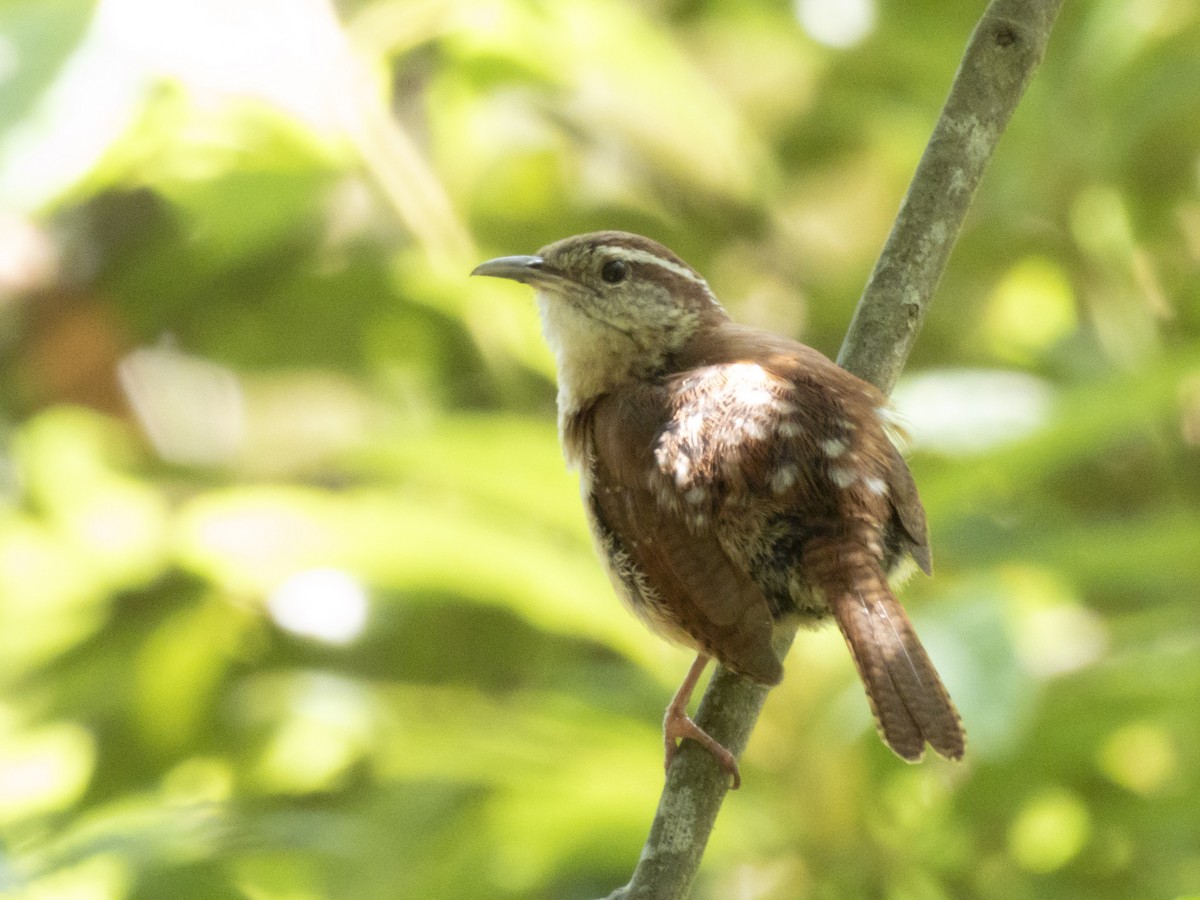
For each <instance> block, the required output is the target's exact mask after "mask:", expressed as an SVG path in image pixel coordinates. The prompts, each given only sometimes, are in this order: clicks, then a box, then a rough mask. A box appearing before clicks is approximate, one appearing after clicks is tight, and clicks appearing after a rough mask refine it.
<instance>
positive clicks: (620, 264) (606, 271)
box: [600, 259, 629, 284]
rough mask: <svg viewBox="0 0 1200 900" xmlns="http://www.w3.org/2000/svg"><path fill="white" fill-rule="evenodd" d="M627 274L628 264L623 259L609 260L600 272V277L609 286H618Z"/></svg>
mask: <svg viewBox="0 0 1200 900" xmlns="http://www.w3.org/2000/svg"><path fill="white" fill-rule="evenodd" d="M628 274H629V264H628V263H626V262H625V260H623V259H610V260H609V261H608V262H606V263H605V264H604V268H602V269H601V270H600V277H601V278H603V279H604V280H605V281H606V282H608V283H609V284H620V283H621V282H622V281H624V280H625V277H626V276H627V275H628Z"/></svg>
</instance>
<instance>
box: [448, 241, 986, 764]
mask: <svg viewBox="0 0 1200 900" xmlns="http://www.w3.org/2000/svg"><path fill="white" fill-rule="evenodd" d="M471 274H472V275H476V276H490V277H495V278H504V279H509V280H513V281H517V282H521V283H524V284H527V285H529V286H531V287H532V288H533V289H534V292H535V297H536V301H537V305H538V308H539V312H540V315H541V319H542V325H543V331H544V334H545V336H546V339H547V342H548V343H549V345H550V347H551V349H552V350H553V351H554V356H555V365H556V370H557V384H558V396H557V406H558V429H559V436H560V440H561V443H562V449H563V454H564V456H565V458H566V461H567V463H568V465H569V466H570V467H571V468H574V469H576V470H577V471H578V473H579V478H580V491H581V494H582V497H583V503H584V508H585V510H586V514H587V519H588V523H589V527H590V530H591V533H592V537H593V539H594V543H595V545H596V549H597V552H598V555H599V557H600V560H601V561H602V563H603V566H604V568H605V569H606V571H607V573H608V575H609V578H610V580H611V582H612V584H613V587H614V589H615V591H616V593H617V594H618V595H619V596H620V597H621V599H622V600H624V602H625V603H626V605H628V607H629V608H630V609H631V610H632V611H633V612H634V613H635V614H636V615H637V616H638V617H639V618H640V619H641V620H642V621H643V622H644V623H645V624H646V625H648V626H649V627H650V628H651V630H653V631H654V632H656V633H658V634H659V635H661V636H662V637H665V638H667V639H668V640H671V641H674V642H676V643H678V644H682V645H683V646H685V647H689V648H691V649H692V650H694V651H695V652H696V659H695V662H694V663H693V664H692V666H691V668H690V669H689V671H688V673H687V676H686V677H685V679H684V681H683V683H682V684H681V686H680V688H679V691H678V692H677V693H676V694H675V696H674V697H673V698H672V700H671V702H670V703H669V704H668V706H667V709H666V713H665V715H664V718H663V741H664V747H665V765H666V767H667V768H668V769H669V768H670V766H671V762H672V760H673V758H674V757H675V755H676V753H677V751H678V748H679V746H680V744H681V742H682V741H683V740H684V739H689V738H690V739H692V740H694V741H696V742H698V743H699V744H700V745H701V746H703V747H704V748H706V749H707V750H708V751H709V752H710V753H711V754H712V756H713V757H714V758H715V760H716V762H717V763H718V764H719V765H720V766H721V767H722V768H723V769H724V770H725V772H726V773H727V774H728V776H729V778H730V779H731V782H732V787H734V788H736V787H737V786H738V785H739V784H740V783H741V775H740V772H739V768H738V765H737V760H736V759H735V758H734V756H733V754H732V753H731V752H730V751H729V750H728V749H727V748H726V747H724V746H722V745H721V744H720V743H719V742H718V741H717V740H715V739H714V738H713V737H712V736H711V735H709V734H708V733H707V732H706V731H704V730H703V729H702V728H701V727H700V726H698V725H697V724H696V722H695V721H694V720H693V719H692V718H691V717H690V716H689V715H688V713H687V709H688V703H689V700H690V698H691V695H692V693H693V691H694V689H695V687H696V684H697V683H698V681H699V679H700V677H701V675H702V673H703V671H704V668H705V666H706V665H707V663H708V662H709V661H710V660H711V659H716V660H717V661H718V662H719V663H720V664H721V665H723V666H725V667H726V668H727V669H729V670H731V671H733V672H734V673H735V674H737V675H740V676H742V677H744V678H747V679H750V680H751V681H753V682H756V683H759V684H762V685H767V686H773V685H776V684H778V683H779V682H780V681H781V680H782V678H783V663H782V660H781V659H780V653H779V651H778V649H777V648H778V647H780V646H783V647H786V646H787V644H788V643H789V642H787V641H784V642H782V643H781V642H780V641H779V637H780V635H783V634H786V635H789V636H790V635H791V634H792V633H794V632H795V630H796V629H797V628H799V627H801V626H804V625H814V626H815V625H818V624H820V623H821V622H823V621H826V620H828V619H832V620H833V621H834V622H836V624H837V626H838V628H839V629H840V631H841V633H842V635H843V637H844V638H845V642H846V644H847V646H848V647H849V650H850V654H851V656H852V658H853V661H854V664H855V666H856V668H857V671H858V674H859V676H860V677H861V679H862V683H863V685H864V687H865V690H866V695H867V699H868V702H869V705H870V708H871V711H872V713H873V715H874V718H875V722H876V726H877V729H878V732H879V734H880V736H881V738H882V740H883V742H884V743H885V744H886V745H887V746H888V747H890V748H891V749H892V750H893V751H894V752H895V753H896V754H897V755H898V756H900V757H901V758H902V759H904V760H907V761H910V762H916V761H919V760H920V759H921V758H922V757H923V755H924V750H925V746H926V745H928V746H930V747H932V748H933V750H934V751H935V752H936V753H938V754H939V755H941V756H943V757H945V758H948V759H953V760H957V759H961V758H962V756H963V752H964V747H965V733H964V730H963V726H962V721H961V718H960V716H959V714H958V711H957V710H956V708H955V706H954V703H953V701H952V700H951V699H950V695H949V694H948V692H947V690H946V688H945V686H944V685H943V683H942V680H941V678H940V677H939V675H938V672H937V670H936V669H935V667H934V665H933V662H932V661H931V660H930V658H929V655H928V653H927V652H926V650H925V648H924V647H923V646H922V644H921V641H920V639H919V638H918V637H917V634H916V632H915V631H914V629H913V626H912V624H911V622H910V621H909V619H908V616H907V615H906V614H905V612H904V609H903V607H902V606H901V605H900V603H899V601H898V600H897V599H896V596H895V593H894V592H893V588H892V583H893V582H897V583H898V581H899V580H902V579H903V578H904V577H906V575H907V573H910V572H911V571H912V570H913V569H914V568H915V567H919V568H920V569H922V570H923V571H924V572H925V573H926V574H929V575H931V574H932V557H931V553H930V547H929V533H928V526H927V523H926V517H925V511H924V508H923V507H922V505H921V501H920V498H919V496H918V494H917V488H916V485H915V483H914V481H913V477H912V474H911V473H910V471H909V468H908V466H907V464H906V463H905V461H904V459H903V457H902V456H901V454H900V452H899V450H898V449H897V445H896V440H895V430H896V429H895V426H896V421H897V420H896V418H895V415H894V413H893V412H892V411H891V408H890V407H889V405H888V401H887V398H886V397H885V395H884V394H883V393H882V392H881V391H880V390H878V389H877V388H876V387H874V386H873V385H871V384H869V383H867V382H865V381H863V380H861V379H859V378H858V377H856V376H854V375H852V374H851V373H850V372H847V371H846V370H845V369H843V368H841V367H840V366H838V365H836V364H835V363H834V362H832V361H831V360H830V359H828V358H827V357H826V356H824V355H823V354H821V353H820V352H819V351H817V350H815V349H813V348H811V347H808V346H806V345H804V344H802V343H799V342H798V341H795V340H793V339H791V338H788V337H785V336H781V335H777V334H774V333H772V332H768V331H764V330H760V329H756V328H752V327H749V326H746V325H743V324H739V323H737V322H735V321H734V320H733V319H732V318H731V317H730V316H729V314H728V313H727V312H726V310H725V308H724V306H723V305H722V304H721V303H720V302H719V301H718V299H717V298H716V296H715V295H714V293H713V291H712V290H711V288H710V287H709V285H708V282H707V281H706V280H705V279H704V278H703V277H702V276H701V275H700V274H699V273H698V272H697V271H696V270H695V269H693V268H692V267H691V266H690V265H688V264H687V263H686V262H684V261H683V260H682V259H681V258H680V257H679V256H677V255H676V254H675V253H674V252H672V251H671V250H669V249H668V248H667V247H665V246H663V245H662V244H660V243H658V242H657V241H654V240H652V239H650V238H646V237H642V236H640V235H636V234H630V233H627V232H622V231H600V232H593V233H589V234H582V235H577V236H574V237H568V238H565V239H563V240H560V241H557V242H555V243H552V244H549V245H548V246H545V247H543V248H542V249H540V250H538V251H537V252H536V253H535V254H533V255H526V256H504V257H499V258H496V259H491V260H488V261H487V262H484V263H481V264H480V265H479V266H477V267H476V268H475V269H474V270H473V271H472V273H471ZM914 564H915V566H914Z"/></svg>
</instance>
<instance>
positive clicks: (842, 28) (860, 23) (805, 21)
mask: <svg viewBox="0 0 1200 900" xmlns="http://www.w3.org/2000/svg"><path fill="white" fill-rule="evenodd" d="M795 4H796V6H795V8H796V18H797V19H799V20H800V25H801V27H803V28H804V30H805V31H806V32H808V36H809V37H811V38H812V39H813V40H814V41H816V42H817V43H819V44H824V45H825V46H827V47H836V48H838V49H845V48H846V47H853V46H854V45H855V44H857V43H859V42H860V41H862V40H863V38H865V37H866V36H867V35H868V34H870V33H871V32H872V30H874V28H875V3H874V0H795Z"/></svg>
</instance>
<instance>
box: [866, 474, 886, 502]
mask: <svg viewBox="0 0 1200 900" xmlns="http://www.w3.org/2000/svg"><path fill="white" fill-rule="evenodd" d="M863 484H865V485H866V486H867V490H868V491H870V492H871V493H872V494H878V495H879V496H881V497H882V496H883V495H884V494H886V493H887V482H886V481H884V480H883V479H882V478H875V477H874V476H872V477H870V478H864V479H863Z"/></svg>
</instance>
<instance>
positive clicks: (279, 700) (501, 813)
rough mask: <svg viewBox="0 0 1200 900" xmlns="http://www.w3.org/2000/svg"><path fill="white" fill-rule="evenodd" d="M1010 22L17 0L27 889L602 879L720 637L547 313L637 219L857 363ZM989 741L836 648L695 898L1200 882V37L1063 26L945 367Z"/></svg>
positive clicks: (847, 13)
mask: <svg viewBox="0 0 1200 900" xmlns="http://www.w3.org/2000/svg"><path fill="white" fill-rule="evenodd" d="M983 7H984V3H983V2H982V0H972V2H969V3H932V2H926V3H902V2H899V0H853V2H851V0H796V2H795V3H794V4H792V5H789V4H788V3H787V2H784V0H778V2H766V0H763V2H739V3H719V2H704V0H657V2H651V3H635V2H633V0H345V2H339V3H337V4H336V5H335V6H331V5H330V4H329V3H328V0H175V2H162V0H103V2H96V3H92V2H82V0H4V2H3V3H2V4H0V397H2V401H0V692H2V693H0V893H3V895H4V896H6V897H13V898H21V900H60V898H61V900H109V898H116V900H135V898H136V900H158V898H167V897H170V898H177V900H183V898H205V900H209V898H225V897H236V898H250V900H319V898H353V900H374V898H475V900H491V898H496V900H502V898H503V900H508V898H555V900H563V898H567V900H570V898H596V897H599V896H604V895H607V894H608V892H609V891H611V890H612V889H613V888H615V887H616V886H618V885H620V884H623V883H624V882H625V880H626V879H627V877H628V875H629V872H630V871H631V869H632V867H633V864H634V862H635V860H636V858H637V855H638V852H639V850H640V847H641V843H642V840H643V838H644V836H645V833H646V830H647V828H648V825H649V822H650V819H651V817H652V814H653V811H654V807H655V804H656V802H657V799H658V793H659V788H660V785H661V752H662V751H661V743H660V738H659V722H660V717H661V714H662V710H663V708H664V705H665V703H666V701H667V699H668V697H669V696H670V694H671V692H672V691H673V690H674V688H675V686H676V684H677V683H678V680H679V679H680V677H681V676H682V674H683V672H684V670H685V668H686V666H687V663H688V656H687V654H685V653H684V652H683V651H680V650H677V649H673V648H670V647H668V646H665V645H664V644H662V643H660V642H659V641H658V640H657V639H655V638H653V637H652V636H650V635H649V634H647V633H645V632H643V630H642V629H641V627H640V626H639V625H638V624H637V623H636V622H635V621H634V620H633V619H632V618H630V617H629V616H627V614H626V613H625V612H624V610H623V609H622V608H621V607H620V605H619V603H618V602H617V601H616V600H615V599H614V597H613V596H612V594H611V590H610V588H609V586H608V585H607V583H606V581H605V579H604V577H603V575H602V574H601V572H600V569H599V566H598V565H597V563H596V562H595V560H594V558H593V554H592V550H591V547H590V545H589V541H588V537H587V533H586V529H585V526H584V522H583V518H582V513H581V510H580V508H579V503H578V498H577V494H576V488H575V483H574V479H573V477H572V476H571V475H569V474H568V473H567V472H566V471H565V470H564V467H563V465H562V462H561V460H560V458H559V452H558V448H557V443H556V436H555V423H554V411H553V403H554V387H553V371H552V360H551V358H550V356H549V353H548V351H547V350H546V349H545V347H544V346H543V343H542V341H541V339H540V335H539V331H538V323H537V320H536V314H535V310H534V306H533V304H532V302H531V298H530V296H529V295H528V292H527V291H526V290H525V289H523V288H521V287H520V286H517V285H508V284H505V283H501V282H495V281H488V280H480V279H476V280H471V279H468V278H467V277H466V275H467V273H468V272H469V271H470V269H471V268H472V266H473V265H474V264H475V263H477V262H479V261H480V260H482V259H485V258H488V257H490V256H495V255H500V254H508V253H528V252H532V251H533V250H535V249H536V248H537V247H539V246H541V245H543V244H545V243H548V242H549V241H551V240H554V239H557V238H560V237H563V236H566V235H569V234H572V233H577V232H582V231H587V230H592V229H597V228H602V227H605V228H607V227H617V228H624V229H628V230H634V231H640V232H643V233H647V234H649V235H651V236H653V237H656V238H658V239H660V240H662V241H664V242H665V243H667V244H668V245H670V246H672V247H673V248H674V249H676V250H677V251H678V252H679V253H680V254H681V255H683V256H684V257H685V258H686V259H688V260H689V261H690V262H692V263H693V264H694V265H695V266H696V267H697V268H699V269H700V270H701V271H703V272H704V273H705V274H707V275H708V276H709V280H710V282H711V283H712V285H713V286H714V288H715V290H716V291H717V293H718V295H719V296H721V297H723V298H724V299H725V300H726V302H727V305H728V307H729V308H730V310H731V311H732V312H733V313H734V314H735V316H737V317H738V318H741V319H743V320H746V321H749V322H752V323H755V324H758V325H761V326H765V327H770V328H773V329H775V330H778V331H782V332H786V333H788V334H790V335H793V336H795V337H798V338H801V339H803V340H805V341H806V342H807V343H810V344H813V345H814V346H816V347H818V348H820V349H822V350H824V351H825V352H826V353H828V354H831V355H832V354H835V353H836V352H837V348H838V346H839V344H840V341H841V336H842V334H843V333H844V330H845V326H846V324H847V322H848V321H849V318H850V315H851V312H852V309H853V305H854V302H855V300H856V298H857V296H858V294H859V292H860V290H861V287H862V285H863V283H864V282H865V279H866V277H867V275H868V273H869V271H870V268H871V265H872V263H873V261H874V258H875V255H876V253H877V252H878V248H879V247H880V246H881V244H882V242H883V239H884V237H885V235H886V233H887V230H888V228H889V225H890V222H891V219H892V217H893V215H894V212H895V210H896V208H897V205H898V204H899V201H900V199H901V197H902V195H903V192H904V189H905V186H906V184H907V180H908V178H909V175H910V173H911V172H912V170H913V168H914V166H915V164H916V161H917V159H918V158H919V155H920V153H921V151H922V149H923V146H924V143H925V140H926V138H927V136H928V134H929V132H930V130H931V128H932V125H933V123H934V120H935V118H936V115H937V113H938V110H939V108H940V105H941V102H942V100H943V98H944V96H945V92H946V89H947V87H948V85H949V82H950V79H951V78H952V76H953V74H954V70H955V68H956V65H957V62H958V59H959V56H960V53H961V50H962V48H963V46H964V44H965V41H966V38H967V36H968V34H969V33H970V30H971V29H972V27H973V26H974V23H975V20H976V19H977V17H978V16H979V14H980V13H981V12H982V10H983ZM896 398H897V402H898V404H899V406H900V408H901V410H902V411H903V413H904V415H905V416H906V417H907V419H908V421H909V430H910V432H911V435H912V443H913V446H912V455H911V461H912V466H913V469H914V471H915V474H916V477H917V481H918V483H919V484H920V486H921V489H922V493H923V496H924V499H925V503H926V506H927V508H928V512H929V517H930V520H931V523H932V537H933V546H934V555H935V562H936V567H937V574H936V577H935V578H933V579H919V580H916V581H914V582H913V583H912V584H911V585H910V587H909V588H908V590H907V592H906V598H907V602H908V605H909V607H910V609H911V610H912V611H913V614H914V618H915V619H916V620H917V625H918V628H919V630H920V631H921V633H922V635H923V636H924V637H925V640H926V643H927V644H928V646H929V647H930V650H931V652H932V655H933V656H934V658H935V660H936V661H937V663H938V665H939V667H940V668H941V670H942V672H943V674H944V676H945V680H946V682H947V683H948V684H949V686H950V688H951V691H952V693H953V694H954V696H955V697H956V699H957V701H958V704H959V706H960V708H961V710H962V713H963V716H964V718H965V720H966V723H967V727H968V730H969V733H970V746H969V753H968V757H967V759H966V761H965V762H964V763H963V764H961V765H952V764H948V763H945V762H943V761H941V760H936V759H935V760H929V761H926V762H925V763H924V764H922V765H920V766H916V767H910V766H906V765H904V764H902V763H900V762H899V761H898V760H897V759H896V758H895V757H893V756H892V755H891V754H890V753H889V752H888V751H887V750H886V749H885V748H883V747H882V746H881V744H880V743H879V741H878V740H877V739H876V737H875V735H874V733H873V729H872V727H871V724H870V721H869V716H868V712H867V707H866V703H865V701H864V699H863V697H862V694H861V690H860V688H859V686H858V684H857V681H856V678H855V676H854V673H853V670H852V667H851V664H850V660H849V658H848V655H847V653H846V652H845V649H844V647H843V646H842V644H841V640H840V637H839V636H838V635H837V633H836V631H833V632H831V631H828V630H826V631H821V632H817V633H813V634H804V635H802V636H801V637H800V639H799V640H798V641H797V644H796V646H795V648H794V649H793V651H792V653H791V657H790V659H789V661H788V667H787V668H788V677H787V678H786V680H785V682H784V684H783V685H782V686H781V687H779V688H778V689H777V690H775V691H774V693H773V694H772V696H771V697H770V699H769V701H768V704H767V707H766V711H765V714H764V717H763V719H762V721H761V723H760V725H759V727H758V730H757V732H756V734H755V736H754V738H753V740H752V741H751V744H750V747H749V749H748V751H747V753H746V757H745V760H744V762H743V772H744V775H745V786H744V788H743V789H742V790H741V791H740V792H738V793H736V794H733V795H731V796H730V797H729V799H728V801H727V803H726V805H725V809H724V810H723V812H722V814H721V818H720V820H719V822H718V827H717V829H716V832H715V833H714V835H713V838H712V841H711V844H710V847H709V851H708V855H707V857H706V860H705V865H704V868H703V870H702V873H701V879H700V883H699V885H698V887H697V891H696V896H697V897H699V898H722V900H726V898H733V900H797V898H859V897H862V898H868V897H870V898H879V897H882V898H895V900H926V898H929V900H937V898H961V897H982V898H1004V900H1014V898H1016V900H1020V898H1076V897H1087V898H1172V900H1175V898H1185V897H1197V896H1200V812H1198V811H1200V610H1198V604H1197V599H1198V588H1197V584H1198V583H1200V7H1198V6H1197V5H1196V4H1195V3H1194V2H1193V0H1096V2H1088V3H1068V4H1067V5H1066V9H1065V11H1064V13H1063V15H1062V17H1061V19H1060V21H1059V23H1058V26H1057V28H1056V31H1055V34H1054V36H1053V39H1052V41H1051V46H1050V51H1049V54H1048V56H1047V58H1046V60H1045V63H1044V65H1043V66H1042V68H1041V69H1040V71H1039V72H1038V73H1037V75H1036V79H1035V81H1034V82H1033V84H1032V86H1031V88H1030V90H1029V92H1028V95H1027V96H1026V98H1025V100H1024V102H1023V104H1022V106H1021V107H1020V109H1019V110H1018V112H1017V114H1016V117H1015V119H1014V120H1013V122H1012V125H1011V127H1010V129H1009V131H1008V133H1007V134H1006V135H1005V137H1004V139H1003V142H1002V144H1001V146H1000V149H999V152H998V153H997V155H996V157H995V159H994V161H993V163H992V166H991V168H990V170H989V172H988V174H987V177H986V179H985V181H984V183H983V186H982V188H981V191H980V193H979V196H978V198H977V200H976V203H975V206H974V208H973V210H972V212H971V215H970V218H969V220H968V222H967V225H966V228H965V230H964V232H963V233H962V235H961V238H960V240H959V242H958V246H957V249H956V251H955V253H954V256H953V258H952V260H951V263H950V266H949V269H948V271H947V273H946V276H945V278H944V280H943V282H942V285H941V288H940V290H939V293H938V297H937V300H936V303H935V305H934V307H933V310H932V313H931V315H930V316H929V319H928V322H927V325H926V328H925V330H924V333H923V334H922V336H921V338H920V341H919V343H918V345H917V348H916V351H915V353H914V355H913V358H912V360H911V364H910V367H909V370H908V374H907V376H906V378H905V380H904V381H903V383H902V384H901V385H900V387H899V389H898V391H897V394H896Z"/></svg>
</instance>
